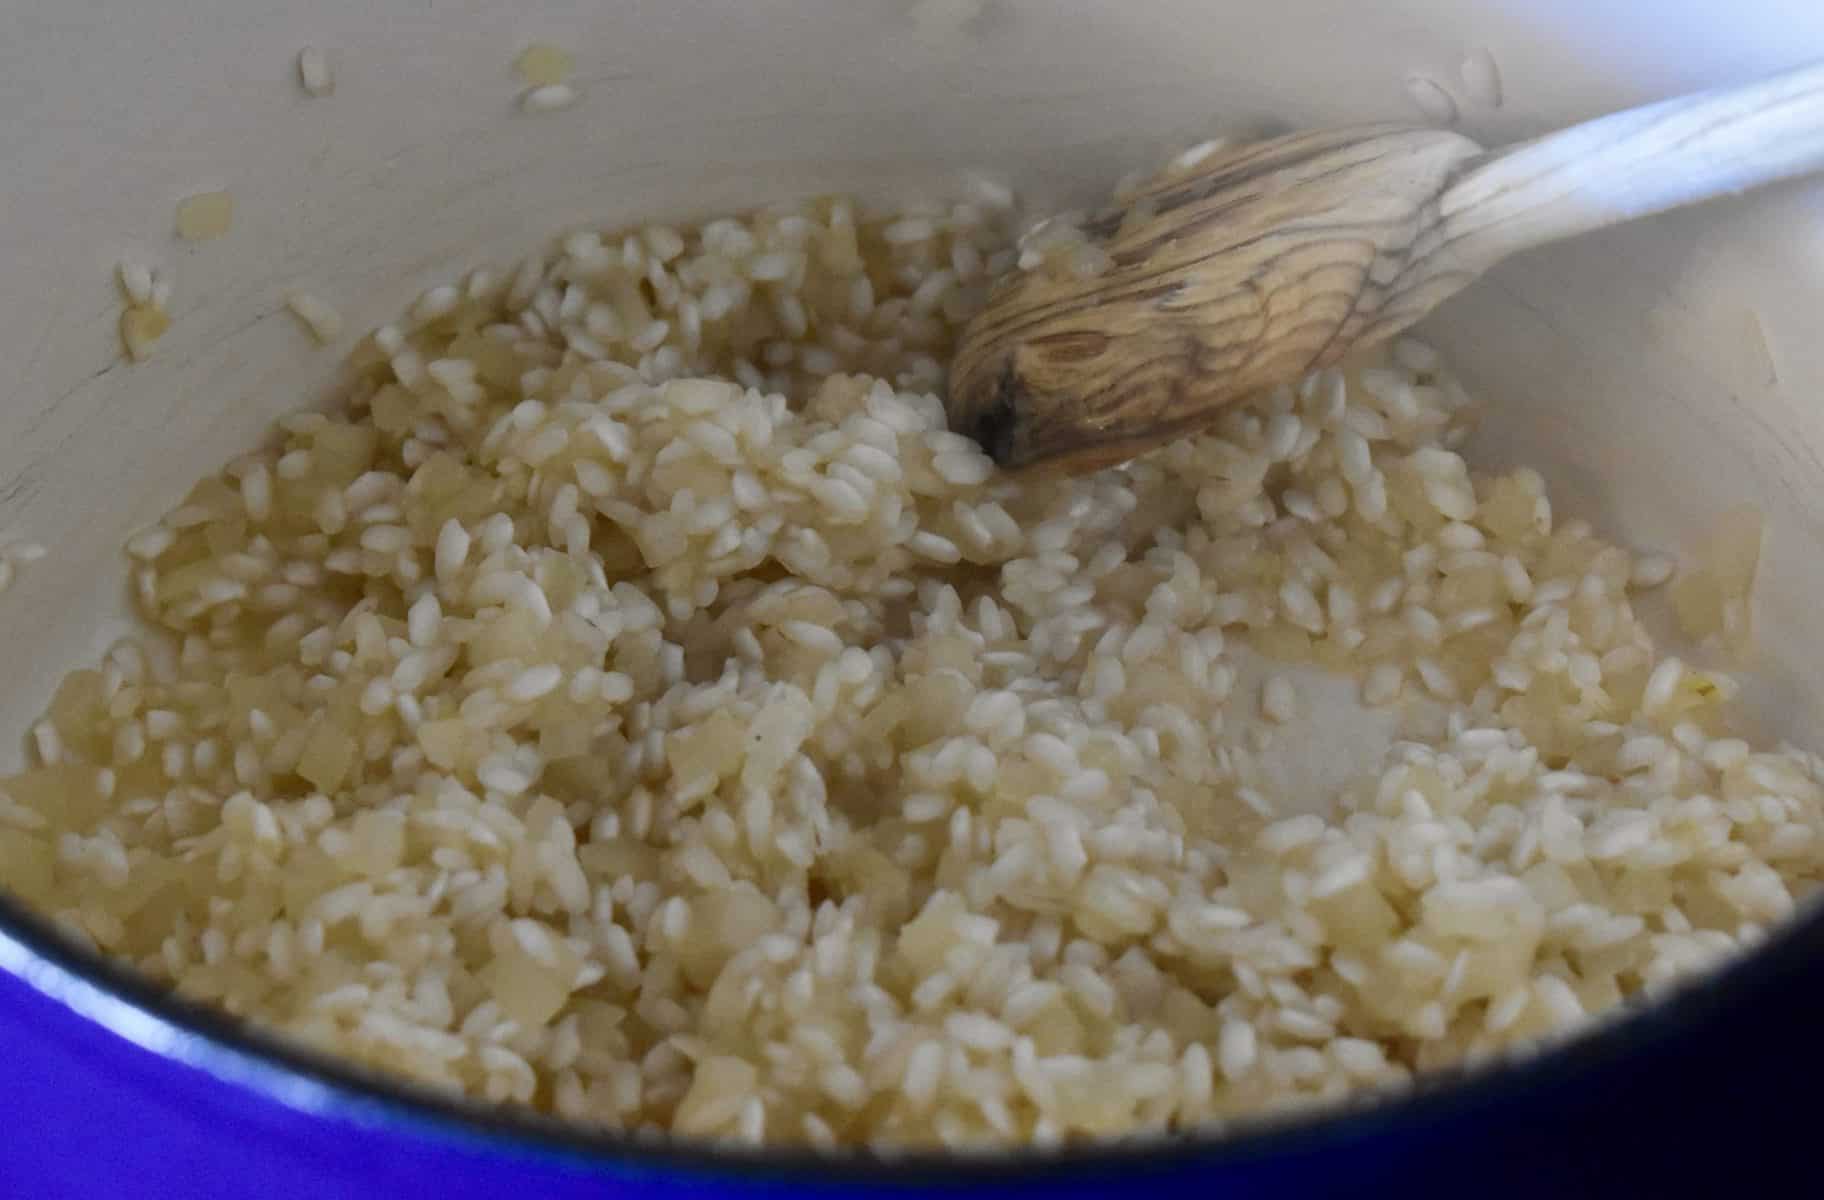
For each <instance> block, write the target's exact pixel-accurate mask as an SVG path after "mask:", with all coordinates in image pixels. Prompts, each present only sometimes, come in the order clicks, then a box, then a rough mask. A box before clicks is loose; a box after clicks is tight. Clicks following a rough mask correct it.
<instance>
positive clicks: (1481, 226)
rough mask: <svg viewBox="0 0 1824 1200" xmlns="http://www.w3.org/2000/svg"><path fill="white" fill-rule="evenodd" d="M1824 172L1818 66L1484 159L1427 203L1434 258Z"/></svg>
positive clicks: (1823, 87) (1535, 242) (1554, 235)
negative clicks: (1437, 241)
mask: <svg viewBox="0 0 1824 1200" xmlns="http://www.w3.org/2000/svg"><path fill="white" fill-rule="evenodd" d="M1820 168H1824V64H1814V65H1812V66H1807V67H1802V68H1800V69H1798V70H1795V71H1789V72H1787V73H1786V74H1783V75H1776V76H1774V77H1772V78H1770V79H1763V80H1759V81H1757V82H1754V83H1750V84H1746V85H1744V86H1741V87H1732V88H1721V89H1718V90H1715V91H1709V92H1699V93H1697V94H1696V95H1691V96H1681V97H1678V98H1676V99H1672V100H1664V101H1661V102H1659V103H1657V104H1648V105H1645V106H1643V107H1641V108H1635V109H1629V110H1628V111H1626V112H1619V113H1614V114H1612V115H1610V116H1606V117H1599V118H1597V119H1596V120H1594V121H1589V122H1586V123H1584V124H1582V125H1575V126H1572V127H1571V128H1569V129H1566V130H1562V131H1560V132H1558V133H1552V134H1547V135H1545V136H1544V137H1540V138H1535V139H1533V140H1532V141H1529V142H1521V143H1519V144H1518V145H1515V146H1512V147H1505V148H1503V149H1500V150H1496V151H1493V152H1491V153H1490V154H1489V155H1488V156H1487V158H1485V159H1484V160H1483V161H1481V162H1480V163H1479V164H1477V165H1474V166H1472V167H1470V168H1469V170H1468V171H1466V172H1465V173H1464V174H1463V176H1462V177H1461V178H1459V179H1458V180H1457V181H1456V182H1455V183H1453V184H1452V185H1451V186H1450V187H1449V188H1448V189H1447V190H1446V191H1445V192H1444V194H1443V195H1441V196H1440V197H1439V198H1438V212H1439V217H1440V228H1439V230H1438V233H1439V234H1440V235H1442V238H1443V244H1442V245H1440V246H1439V247H1438V250H1439V252H1441V253H1445V254H1448V255H1450V256H1451V257H1452V258H1453V259H1454V260H1455V261H1456V262H1457V263H1459V264H1460V265H1461V266H1462V267H1464V268H1466V269H1468V270H1470V271H1474V272H1480V271H1483V270H1486V269H1487V268H1488V267H1490V266H1493V265H1494V264H1495V263H1496V262H1499V261H1500V260H1501V259H1503V258H1506V257H1507V256H1508V255H1510V254H1514V253H1517V252H1518V251H1521V250H1525V249H1527V248H1529V247H1532V246H1539V245H1543V244H1545V243H1547V242H1555V241H1558V240H1560V239H1561V238H1568V237H1573V236H1575V235H1577V234H1580V233H1587V232H1589V231H1590V230H1594V229H1601V228H1604V227H1605V226H1609V225H1615V224H1619V223H1620V222H1622V221H1628V220H1632V219H1633V218H1635V217H1644V216H1649V215H1651V214H1653V213H1657V212H1663V211H1665V210H1666V209H1670V208H1677V207H1679V206H1681V205H1685V204H1693V203H1696V202H1697V201H1700V200H1708V199H1710V198H1712V197H1715V196H1722V195H1729V194H1733V193H1736V192H1743V191H1747V190H1748V189H1749V188H1754V187H1759V186H1761V185H1762V184H1767V183H1774V182H1776V181H1778V180H1782V179H1790V178H1792V177H1793V176H1795V175H1802V174H1805V173H1807V172H1809V171H1815V170H1818V169H1820Z"/></svg>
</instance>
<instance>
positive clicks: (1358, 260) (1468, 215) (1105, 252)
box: [947, 66, 1824, 470]
mask: <svg viewBox="0 0 1824 1200" xmlns="http://www.w3.org/2000/svg"><path fill="white" fill-rule="evenodd" d="M1821 166H1824V66H1813V67H1807V68H1804V69H1802V70H1798V71H1794V72H1791V73H1790V74H1786V75H1780V76H1776V77H1775V78H1772V79H1768V80H1765V81H1763V82H1760V83H1755V84H1750V85H1748V86H1746V87H1740V88H1731V89H1725V90H1721V91H1714V92H1705V93H1701V94H1698V95H1695V96H1688V97H1685V98H1682V99H1676V100H1667V101H1664V102H1662V103H1659V104H1652V105H1648V106H1646V107H1644V108H1637V109H1633V110H1631V111H1628V112H1622V113H1617V114H1615V115H1613V116H1608V117H1603V118H1601V119H1599V120H1595V121H1591V122H1589V123H1588V124H1585V125H1578V126H1575V127H1574V128H1571V129H1567V130H1564V131H1563V132H1560V133H1555V134H1551V135H1549V136H1546V137H1542V138H1538V139H1535V140H1533V141H1530V142H1522V143H1520V144H1518V145H1515V146H1512V147H1508V148H1506V149H1502V150H1494V151H1489V150H1484V149H1483V148H1482V147H1481V146H1478V145H1477V144H1476V143H1475V142H1472V141H1470V140H1469V139H1468V138H1466V137H1463V136H1462V135H1460V134H1456V133H1451V132H1448V131H1444V130H1436V129H1413V128H1407V127H1402V126H1392V125H1374V126H1367V127H1362V128H1356V129H1343V130H1333V131H1327V132H1316V133H1300V134H1294V135H1292V136H1290V137H1282V138H1275V139H1272V140H1270V141H1263V142H1256V143H1253V144H1251V145H1244V146H1240V147H1237V148H1235V149H1232V150H1228V151H1225V152H1218V153H1216V154H1215V155H1213V156H1211V157H1210V158H1208V159H1207V160H1205V161H1203V162H1200V163H1198V164H1197V165H1196V166H1195V167H1193V168H1191V169H1189V170H1188V171H1178V172H1176V173H1174V172H1172V171H1169V170H1168V171H1167V172H1166V173H1165V174H1164V175H1162V176H1160V177H1158V178H1156V179H1154V180H1152V181H1150V182H1149V183H1147V184H1146V185H1144V186H1143V188H1142V189H1141V190H1140V191H1139V192H1137V193H1135V194H1133V195H1131V196H1128V197H1125V198H1124V199H1123V202H1121V203H1119V204H1117V205H1115V206H1113V207H1110V208H1108V209H1105V210H1103V211H1101V212H1098V213H1096V214H1094V215H1093V216H1092V217H1090V218H1089V219H1088V220H1087V221H1086V222H1085V223H1084V224H1083V226H1082V232H1083V235H1084V238H1085V239H1086V241H1087V243H1088V245H1089V246H1090V247H1093V248H1095V249H1099V250H1100V251H1101V252H1102V253H1101V254H1096V253H1095V250H1094V249H1092V250H1091V251H1090V254H1091V255H1092V256H1093V257H1095V258H1097V259H1099V260H1100V262H1101V263H1102V264H1104V265H1103V269H1102V270H1101V271H1100V273H1095V274H1089V275H1087V276H1086V277H1079V276H1077V275H1075V274H1072V273H1071V272H1069V271H1062V272H1060V271H1047V270H1036V271H1030V272H1018V271H1016V272H1014V273H1013V274H1012V275H1011V276H1010V277H1009V278H1007V279H1005V280H1003V281H1001V282H1000V283H999V284H998V285H997V287H996V290H995V292H994V293H993V295H992V296H991V297H990V299H989V301H988V304H987V306H986V308H985V309H984V310H983V311H982V312H981V313H980V314H979V315H978V316H977V317H976V318H975V319H974V320H973V321H971V322H970V324H969V325H968V327H967V328H966V329H965V330H964V333H963V338H962V342H961V344H960V346H959V348H958V350H957V353H956V358H955V361H954V362H953V363H952V365H951V370H950V391H949V399H948V401H947V407H948V412H949V418H950V427H951V428H952V429H955V430H957V431H958V432H960V433H966V434H969V435H970V436H972V437H974V438H975V439H976V440H978V441H980V442H981V444H982V446H983V447H984V448H985V449H986V450H987V451H988V453H989V454H990V455H991V456H993V458H994V459H995V461H996V462H998V463H1000V464H1001V465H1002V466H1006V467H1020V466H1026V465H1029V464H1032V463H1039V462H1046V463H1050V464H1053V465H1055V466H1057V467H1059V468H1061V469H1064V470H1087V469H1090V468H1093V467H1098V466H1103V465H1107V464H1108V463H1111V462H1118V461H1121V460H1123V459H1126V458H1130V457H1132V456H1133V455H1135V454H1137V453H1139V452H1141V451H1143V450H1146V449H1148V448H1150V447H1152V446H1156V445H1158V444H1160V443H1162V442H1165V441H1168V440H1170V439H1172V438H1175V437H1178V436H1180V435H1182V434H1186V433H1191V432H1194V431H1196V430H1198V429H1200V428H1202V427H1204V426H1205V425H1207V424H1208V423H1209V422H1210V420H1211V419H1212V418H1213V416H1214V415H1215V414H1216V413H1217V411H1218V410H1220V409H1221V408H1222V406H1223V405H1225V404H1228V403H1229V402H1230V401H1232V400H1236V399H1239V398H1241V397H1244V396H1248V395H1251V394H1254V393H1258V392H1259V391H1261V390H1262V389H1264V388H1269V387H1272V386H1274V385H1275V384H1280V383H1285V382H1288V381H1291V380H1295V379H1298V378H1299V377H1301V376H1302V375H1304V374H1305V373H1306V372H1309V371H1311V370H1314V369H1316V368H1319V367H1324V366H1328V365H1330V364H1332V363H1334V362H1336V361H1337V360H1339V359H1341V358H1342V357H1344V356H1345V355H1347V354H1350V353H1352V352H1354V351H1357V350H1361V349H1363V348H1365V347H1368V346H1372V345H1374V344H1375V343H1377V342H1381V341H1384V340H1386V339H1387V338H1389V337H1392V336H1393V335H1394V334H1397V333H1399V332H1400V331H1401V330H1403V329H1405V328H1407V327H1408V326H1410V325H1411V324H1412V323H1413V322H1415V321H1417V320H1418V319H1419V318H1421V317H1423V316H1424V315H1425V314H1426V313H1428V312H1430V311H1431V310H1432V308H1434V307H1435V306H1436V305H1437V304H1438V303H1439V302H1440V301H1442V300H1444V299H1445V298H1446V297H1448V296H1450V295H1451V294H1452V293H1454V292H1456V291H1457V290H1458V289H1460V288H1462V287H1464V286H1465V285H1467V284H1468V283H1470V282H1471V281H1473V280H1474V279H1475V278H1476V277H1477V276H1479V275H1481V274H1482V272H1484V271H1486V270H1488V269H1489V268H1490V267H1492V266H1494V265H1495V264H1496V263H1498V262H1500V261H1501V260H1502V259H1504V258H1506V257H1507V256H1508V255H1510V254H1513V253H1515V252H1516V251H1519V250H1525V249H1527V248H1529V247H1532V246H1539V245H1543V244H1545V243H1547V242H1554V241H1557V240H1559V239H1560V238H1567V237H1571V236H1573V235H1575V234H1579V233H1584V232H1586V231H1588V230H1592V229H1600V228H1602V227H1604V226H1607V225H1614V224H1616V223H1618V222H1621V221H1627V220H1631V219H1633V218H1635V217H1641V216H1646V215H1648V214H1650V213H1656V212H1661V211H1664V210H1665V209H1669V208H1675V207H1677V206H1679V205H1683V204H1690V203H1693V202H1695V201H1699V200H1705V199H1708V198H1710V197H1712V196H1718V195H1723V194H1727V193H1733V192H1740V191H1743V190H1745V189H1748V188H1752V187H1758V186H1759V185H1761V184H1765V183H1771V182H1773V181H1775V180H1779V179H1786V178H1790V177H1792V176H1795V175H1800V174H1803V173H1805V172H1808V171H1812V170H1815V169H1817V168H1819V167H1821Z"/></svg>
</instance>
